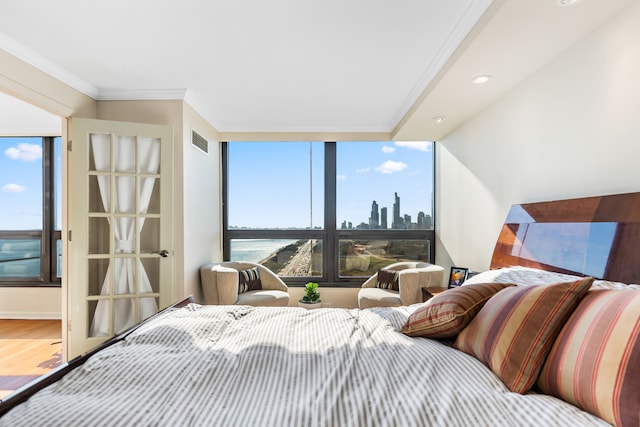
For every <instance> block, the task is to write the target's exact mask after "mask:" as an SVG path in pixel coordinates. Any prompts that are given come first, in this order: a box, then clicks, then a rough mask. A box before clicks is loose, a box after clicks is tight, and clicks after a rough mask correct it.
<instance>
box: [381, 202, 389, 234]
mask: <svg viewBox="0 0 640 427" xmlns="http://www.w3.org/2000/svg"><path fill="white" fill-rule="evenodd" d="M380 228H382V229H383V230H386V229H387V228H388V226H387V207H386V206H385V207H384V208H382V209H380Z"/></svg>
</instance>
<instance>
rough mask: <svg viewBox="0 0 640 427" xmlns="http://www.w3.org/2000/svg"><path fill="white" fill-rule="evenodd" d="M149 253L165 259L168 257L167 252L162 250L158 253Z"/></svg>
mask: <svg viewBox="0 0 640 427" xmlns="http://www.w3.org/2000/svg"><path fill="white" fill-rule="evenodd" d="M151 253H152V254H158V255H160V256H161V257H162V258H166V257H168V256H169V251H168V250H166V249H162V250H159V251H153V252H151Z"/></svg>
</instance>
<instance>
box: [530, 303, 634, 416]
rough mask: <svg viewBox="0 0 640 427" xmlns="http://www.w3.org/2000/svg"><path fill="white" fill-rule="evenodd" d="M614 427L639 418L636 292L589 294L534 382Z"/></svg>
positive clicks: (567, 325)
mask: <svg viewBox="0 0 640 427" xmlns="http://www.w3.org/2000/svg"><path fill="white" fill-rule="evenodd" d="M537 385H538V387H539V388H540V390H541V391H543V392H544V393H547V394H550V395H553V396H556V397H559V398H560V399H562V400H565V401H567V402H569V403H572V404H573V405H575V406H577V407H579V408H581V409H583V410H585V411H587V412H591V413H592V414H594V415H597V416H598V417H600V418H602V419H604V420H605V421H608V422H609V423H611V424H614V425H616V426H627V425H629V426H630V425H638V418H639V414H640V399H638V390H640V292H638V291H634V290H591V291H589V292H588V293H587V294H586V295H585V297H584V298H583V299H582V301H581V302H580V304H579V305H578V307H576V309H575V311H574V313H573V315H572V316H571V318H570V319H569V321H568V322H567V323H566V325H565V326H564V328H562V331H560V334H559V335H558V338H557V339H556V342H555V343H554V345H553V348H552V349H551V352H550V353H549V357H548V358H547V361H546V363H545V365H544V366H543V368H542V371H541V372H540V377H539V378H538V382H537Z"/></svg>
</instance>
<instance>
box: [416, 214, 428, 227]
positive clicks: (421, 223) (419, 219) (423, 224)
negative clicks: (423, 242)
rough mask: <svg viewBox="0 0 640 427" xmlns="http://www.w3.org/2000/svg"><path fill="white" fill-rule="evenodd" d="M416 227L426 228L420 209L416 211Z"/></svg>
mask: <svg viewBox="0 0 640 427" xmlns="http://www.w3.org/2000/svg"><path fill="white" fill-rule="evenodd" d="M417 222H418V224H417V228H418V230H426V228H427V226H426V224H425V220H424V212H422V211H420V212H418V219H417Z"/></svg>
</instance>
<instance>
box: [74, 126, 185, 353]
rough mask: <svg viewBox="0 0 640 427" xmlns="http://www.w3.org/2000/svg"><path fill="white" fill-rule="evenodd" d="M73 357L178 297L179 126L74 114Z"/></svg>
mask: <svg viewBox="0 0 640 427" xmlns="http://www.w3.org/2000/svg"><path fill="white" fill-rule="evenodd" d="M69 135H70V141H71V142H70V144H69V147H68V149H69V151H68V153H67V156H68V164H69V169H68V171H69V175H68V188H69V196H68V203H69V205H68V206H69V209H68V213H69V220H68V224H69V227H68V235H67V238H68V246H67V248H68V254H69V260H68V263H67V265H68V267H69V268H68V271H67V282H66V283H67V318H68V322H67V327H68V331H67V359H68V360H70V359H72V358H73V357H75V356H77V355H79V354H82V353H84V352H86V351H87V350H89V349H91V348H93V347H95V346H97V345H99V344H100V343H102V342H103V341H105V340H107V339H108V338H111V337H112V336H114V335H116V334H118V333H120V332H123V331H124V330H126V329H128V328H129V327H131V326H133V325H135V324H136V323H139V322H140V321H142V320H144V319H145V318H147V317H149V316H151V315H153V314H155V313H156V312H157V311H158V310H159V309H161V308H164V307H166V306H167V305H169V304H170V303H171V295H172V289H171V279H172V257H171V255H172V252H173V251H172V242H173V240H172V238H173V236H172V222H171V213H172V212H171V210H172V161H171V158H172V131H171V128H170V127H168V126H158V125H145V124H139V123H124V122H111V121H104V120H89V119H76V118H74V119H71V120H70V121H69Z"/></svg>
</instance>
